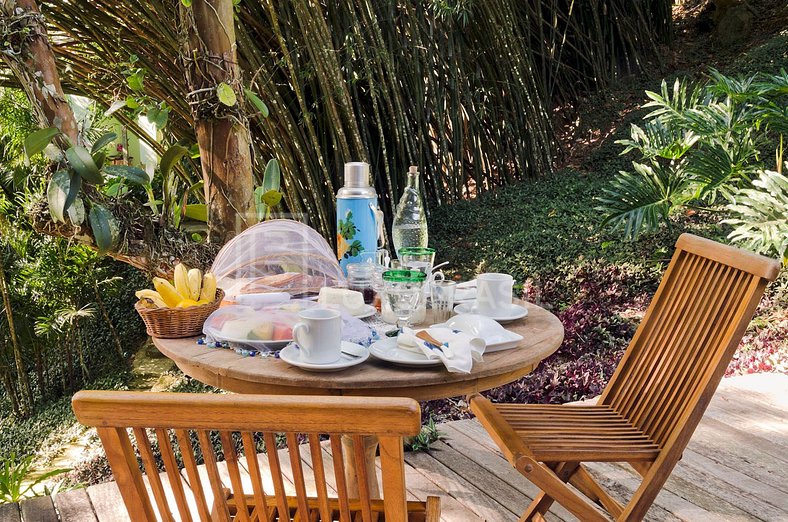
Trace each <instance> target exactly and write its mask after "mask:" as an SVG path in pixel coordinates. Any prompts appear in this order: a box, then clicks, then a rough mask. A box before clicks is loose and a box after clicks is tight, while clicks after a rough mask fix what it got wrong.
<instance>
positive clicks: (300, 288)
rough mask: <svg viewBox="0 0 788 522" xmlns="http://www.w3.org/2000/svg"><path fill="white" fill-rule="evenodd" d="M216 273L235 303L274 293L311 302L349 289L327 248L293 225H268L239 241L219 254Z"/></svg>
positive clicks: (305, 229) (252, 229)
mask: <svg viewBox="0 0 788 522" xmlns="http://www.w3.org/2000/svg"><path fill="white" fill-rule="evenodd" d="M211 272H213V274H214V275H215V276H216V284H217V286H218V287H220V288H222V289H223V290H224V291H225V293H226V294H227V296H228V297H229V298H231V299H232V297H234V296H238V295H244V294H260V293H270V292H287V293H289V294H290V295H291V296H293V297H296V296H309V295H316V294H317V293H319V292H320V289H321V288H322V287H324V286H329V287H345V286H347V283H346V280H345V276H344V274H343V272H342V269H341V268H340V267H339V263H338V262H337V259H336V255H335V254H334V251H333V249H332V248H331V246H330V245H329V244H328V242H327V241H326V240H325V239H324V238H323V237H322V236H321V235H320V234H319V233H318V232H317V231H316V230H315V229H313V228H311V227H309V226H307V225H305V224H303V223H300V222H298V221H292V220H289V219H275V220H272V221H265V222H263V223H259V224H257V225H254V226H252V227H249V228H248V229H246V230H244V231H243V232H241V233H240V234H238V235H237V236H235V237H234V238H233V239H231V240H230V241H229V242H228V243H227V244H226V245H224V247H222V249H221V250H220V251H219V254H218V255H217V256H216V259H215V260H214V262H213V266H212V267H211Z"/></svg>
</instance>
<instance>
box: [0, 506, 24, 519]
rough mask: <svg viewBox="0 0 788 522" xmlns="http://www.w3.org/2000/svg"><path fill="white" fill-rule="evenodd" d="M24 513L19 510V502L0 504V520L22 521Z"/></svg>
mask: <svg viewBox="0 0 788 522" xmlns="http://www.w3.org/2000/svg"><path fill="white" fill-rule="evenodd" d="M20 520H22V514H21V513H20V512H19V504H17V503H16V502H13V503H9V504H0V522H20Z"/></svg>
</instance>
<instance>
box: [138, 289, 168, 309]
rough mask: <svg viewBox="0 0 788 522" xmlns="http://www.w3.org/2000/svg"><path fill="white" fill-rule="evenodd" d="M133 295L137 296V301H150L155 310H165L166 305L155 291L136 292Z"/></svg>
mask: <svg viewBox="0 0 788 522" xmlns="http://www.w3.org/2000/svg"><path fill="white" fill-rule="evenodd" d="M134 295H136V296H137V299H140V300H146V301H151V302H152V303H153V304H155V305H156V307H157V308H167V303H165V302H164V299H162V298H161V295H159V292H157V291H156V290H150V289H145V290H137V292H136V293H135V294H134Z"/></svg>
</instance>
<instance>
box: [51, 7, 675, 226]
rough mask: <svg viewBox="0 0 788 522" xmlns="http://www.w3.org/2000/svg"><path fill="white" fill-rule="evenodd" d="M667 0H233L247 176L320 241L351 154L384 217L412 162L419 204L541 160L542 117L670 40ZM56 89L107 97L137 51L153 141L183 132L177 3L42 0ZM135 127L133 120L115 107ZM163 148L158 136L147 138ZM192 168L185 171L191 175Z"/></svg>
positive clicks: (468, 191)
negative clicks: (161, 128) (250, 162)
mask: <svg viewBox="0 0 788 522" xmlns="http://www.w3.org/2000/svg"><path fill="white" fill-rule="evenodd" d="M670 8H671V2H670V1H669V0H635V1H631V0H591V1H583V2H576V1H575V0H538V1H537V0H532V1H529V2H522V1H518V0H493V1H481V0H453V1H444V0H425V1H422V2H416V1H413V0H401V1H398V2H393V1H390V0H387V1H373V0H353V1H351V0H343V1H340V2H316V1H314V0H293V1H287V2H276V1H274V0H242V1H241V2H240V3H239V5H238V6H237V10H236V17H237V36H238V51H239V60H240V62H241V63H240V66H241V69H242V71H243V76H244V81H245V82H246V83H247V84H248V85H249V87H250V88H251V89H252V90H253V91H254V92H256V93H258V95H259V96H260V97H261V98H262V99H263V100H265V102H266V104H268V106H269V107H270V117H268V118H266V119H262V118H260V119H255V120H254V121H252V122H251V125H252V139H253V144H254V149H255V170H256V174H257V175H258V176H259V175H262V170H263V168H264V166H265V164H266V162H267V161H268V159H270V158H276V159H277V160H278V161H279V163H280V165H281V167H282V188H283V191H284V194H285V202H286V207H287V210H288V211H289V212H291V213H293V214H296V215H301V216H304V218H305V219H307V220H308V221H309V223H310V224H312V225H313V226H314V227H315V228H317V229H318V230H319V231H321V233H323V234H324V235H325V236H326V237H332V236H333V228H334V219H333V207H334V194H335V192H336V189H337V188H338V186H339V184H340V183H339V181H340V180H339V177H340V175H341V171H342V169H341V166H342V164H343V163H344V162H345V161H350V160H366V161H368V162H370V163H371V164H372V168H373V172H375V176H376V180H375V185H376V188H377V190H378V193H379V194H380V195H381V205H382V207H383V210H384V212H385V213H386V214H387V215H389V216H390V215H391V214H392V213H391V207H392V205H393V204H394V203H395V202H396V199H397V198H398V195H399V193H400V192H401V189H402V184H403V183H404V173H405V171H406V170H407V166H408V165H411V164H418V165H420V166H421V167H422V171H423V172H424V178H425V191H426V195H427V197H428V199H429V200H430V201H431V202H432V203H433V204H442V203H445V202H451V201H455V200H457V199H460V198H463V197H468V196H470V195H474V194H478V193H480V192H484V191H487V190H490V189H491V188H493V187H496V186H500V185H504V184H506V183H508V182H510V181H512V180H515V179H522V178H527V177H534V176H538V175H540V174H542V173H544V172H547V171H549V170H550V167H551V162H552V159H553V155H554V153H555V151H554V141H553V132H552V122H551V114H552V111H553V109H554V107H555V106H556V105H557V104H561V103H564V102H566V101H571V100H573V99H575V98H576V97H577V96H579V95H581V94H583V93H585V92H588V91H591V90H594V89H596V88H598V87H600V86H602V85H604V84H605V83H607V82H609V81H611V80H612V79H614V78H615V77H616V76H618V75H620V74H622V73H624V72H627V71H632V70H635V69H636V68H637V67H638V64H639V62H640V61H641V60H643V59H644V58H647V57H652V56H655V55H656V53H655V51H656V46H657V45H658V44H659V43H661V42H664V41H666V40H668V39H669V36H670V20H671V14H670V13H671V11H670ZM41 9H42V11H43V13H44V15H45V17H46V21H47V24H48V25H49V28H50V35H51V39H52V41H53V44H54V46H55V53H56V55H57V57H58V61H59V66H60V67H61V69H62V79H63V82H64V86H65V88H66V90H67V91H69V92H72V93H77V94H82V95H85V96H88V97H90V98H93V99H95V100H97V101H99V102H100V103H101V104H103V105H104V106H105V107H109V106H110V105H111V103H112V102H113V101H114V100H118V99H124V98H125V96H126V95H127V92H126V91H127V86H126V83H125V82H124V74H123V73H124V67H126V65H124V64H126V63H127V62H128V60H129V57H130V56H132V55H136V56H137V57H138V58H139V61H138V62H137V63H138V64H139V65H140V66H141V67H143V68H144V69H145V94H146V95H147V96H150V97H151V98H153V99H158V100H161V101H163V102H165V103H166V104H167V106H168V107H169V109H170V117H169V123H168V127H167V131H168V132H167V135H166V136H165V139H164V141H165V144H166V143H167V142H169V143H173V142H175V141H181V142H192V143H193V142H194V132H193V124H192V119H191V112H190V109H189V105H188V102H187V99H188V97H187V94H188V92H187V90H188V89H186V86H185V82H184V66H183V60H179V59H178V57H179V55H180V54H181V53H182V51H183V42H184V38H185V35H184V34H183V33H184V31H183V29H182V25H183V24H182V23H181V17H182V14H183V12H182V9H183V7H182V6H181V2H180V1H179V0H123V1H120V2H115V1H109V0H91V1H88V0H45V1H44V2H42V5H41ZM116 116H117V117H119V118H120V119H121V120H123V119H124V118H125V122H126V123H127V124H129V125H130V127H131V129H132V130H134V129H135V128H136V126H135V124H134V122H133V121H132V120H131V119H130V118H128V117H127V116H124V114H123V112H122V111H119V112H118V113H116ZM154 147H155V148H156V150H159V151H162V150H163V149H162V145H160V144H154ZM198 178H199V175H198V174H195V180H196V179H198Z"/></svg>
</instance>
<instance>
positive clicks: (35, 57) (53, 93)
mask: <svg viewBox="0 0 788 522" xmlns="http://www.w3.org/2000/svg"><path fill="white" fill-rule="evenodd" d="M19 9H21V12H17V11H18V10H19ZM0 17H2V18H3V19H5V21H6V24H8V23H9V22H10V23H11V24H14V25H13V26H12V27H14V28H18V29H19V30H20V31H21V30H23V29H26V30H29V32H27V34H26V36H25V33H19V34H18V37H19V40H18V41H17V40H12V41H13V42H14V43H18V49H14V52H15V53H17V52H18V54H14V55H13V56H12V55H11V54H10V53H7V52H3V53H0V56H2V57H3V60H4V61H5V62H6V64H8V67H9V68H10V69H11V71H13V73H14V76H16V77H17V79H18V80H19V83H20V85H21V86H22V88H23V89H24V90H25V93H26V94H27V97H28V99H30V101H31V102H32V103H31V104H32V105H33V109H34V111H35V113H36V117H37V118H38V120H39V124H40V125H41V126H42V127H57V128H58V129H60V131H61V132H62V133H63V134H64V135H65V136H67V137H68V139H69V140H71V142H72V143H74V144H76V143H78V140H79V129H78V127H77V121H76V119H75V118H74V112H73V111H72V110H71V107H70V106H69V105H68V102H67V101H66V96H65V95H64V94H63V88H62V87H61V85H60V75H59V74H58V72H57V66H56V65H55V55H54V54H53V53H52V47H51V46H50V45H49V38H48V37H47V29H46V25H45V24H44V22H43V17H42V15H41V12H40V11H39V10H38V5H37V4H36V0H16V1H14V0H10V1H5V2H2V3H0Z"/></svg>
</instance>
